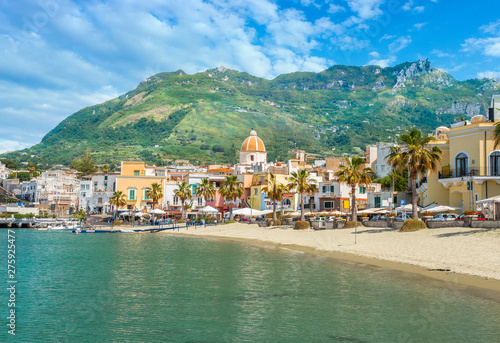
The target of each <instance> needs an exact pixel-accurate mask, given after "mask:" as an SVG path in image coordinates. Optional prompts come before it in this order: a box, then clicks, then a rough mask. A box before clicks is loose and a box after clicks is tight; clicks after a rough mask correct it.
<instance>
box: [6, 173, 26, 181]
mask: <svg viewBox="0 0 500 343" xmlns="http://www.w3.org/2000/svg"><path fill="white" fill-rule="evenodd" d="M7 179H19V181H21V182H23V181H30V180H31V175H30V173H29V172H15V173H11V174H9V176H7Z"/></svg>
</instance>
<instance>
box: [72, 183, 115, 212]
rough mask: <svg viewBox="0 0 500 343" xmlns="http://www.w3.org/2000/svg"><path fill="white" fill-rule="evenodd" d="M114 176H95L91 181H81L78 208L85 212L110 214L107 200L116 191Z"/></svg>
mask: <svg viewBox="0 0 500 343" xmlns="http://www.w3.org/2000/svg"><path fill="white" fill-rule="evenodd" d="M116 175H117V174H96V175H93V176H92V179H91V180H81V181H80V196H79V205H78V208H79V209H83V210H84V211H86V212H97V213H109V212H111V204H110V203H109V199H110V198H111V197H112V196H113V192H114V191H116Z"/></svg>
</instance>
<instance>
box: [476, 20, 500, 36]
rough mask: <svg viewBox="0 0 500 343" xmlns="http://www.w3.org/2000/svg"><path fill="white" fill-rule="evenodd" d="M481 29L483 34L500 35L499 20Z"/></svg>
mask: <svg viewBox="0 0 500 343" xmlns="http://www.w3.org/2000/svg"><path fill="white" fill-rule="evenodd" d="M479 29H481V30H482V31H483V32H484V33H491V34H494V35H500V19H499V20H497V21H496V22H494V23H489V24H488V25H483V26H481V27H480V28H479Z"/></svg>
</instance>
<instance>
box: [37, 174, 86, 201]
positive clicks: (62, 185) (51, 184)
mask: <svg viewBox="0 0 500 343" xmlns="http://www.w3.org/2000/svg"><path fill="white" fill-rule="evenodd" d="M36 182H37V187H36V196H35V202H37V203H38V204H41V205H51V204H55V205H61V206H73V207H75V208H76V207H77V204H78V200H79V195H80V192H79V189H80V182H79V180H78V179H77V177H76V174H75V173H74V172H71V171H66V170H50V171H44V172H42V173H41V174H40V176H39V177H37V178H36Z"/></svg>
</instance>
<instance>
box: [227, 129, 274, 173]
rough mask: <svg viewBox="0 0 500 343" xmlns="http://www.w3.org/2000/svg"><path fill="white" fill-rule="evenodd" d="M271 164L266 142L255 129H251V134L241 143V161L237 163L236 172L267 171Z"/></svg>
mask: <svg viewBox="0 0 500 343" xmlns="http://www.w3.org/2000/svg"><path fill="white" fill-rule="evenodd" d="M269 166H270V165H269V164H268V163H267V151H266V146H265V145H264V142H263V141H262V139H260V138H259V137H258V136H257V132H256V131H255V130H252V131H250V136H248V137H247V138H246V139H245V140H244V141H243V143H242V144H241V148H240V163H238V164H236V165H235V172H236V173H238V174H245V173H258V172H265V171H267V169H268V167H269Z"/></svg>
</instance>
